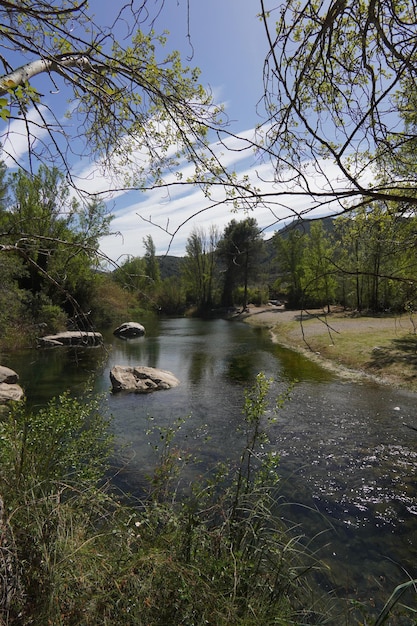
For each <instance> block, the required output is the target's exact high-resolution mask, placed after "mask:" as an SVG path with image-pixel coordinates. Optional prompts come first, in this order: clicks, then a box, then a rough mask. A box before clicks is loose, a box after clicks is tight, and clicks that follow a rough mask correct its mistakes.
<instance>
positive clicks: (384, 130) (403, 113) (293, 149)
mask: <svg viewBox="0 0 417 626" xmlns="http://www.w3.org/2000/svg"><path fill="white" fill-rule="evenodd" d="M260 4H261V13H260V15H261V19H262V20H263V23H264V25H265V32H266V36H267V40H268V44H269V52H268V55H267V58H266V60H265V66H264V85H265V94H264V104H265V107H266V111H267V116H268V119H267V123H266V125H265V136H264V144H263V145H264V147H266V149H267V152H268V154H269V155H270V157H271V159H272V162H273V165H274V168H275V182H279V183H283V186H285V187H286V190H284V191H282V194H281V196H280V198H279V201H280V202H283V200H282V196H284V197H285V196H287V197H290V198H291V197H299V196H303V197H305V198H306V202H305V206H304V207H303V208H302V209H301V210H300V211H299V214H300V215H302V214H304V213H306V212H308V211H310V210H311V209H312V208H322V209H323V208H327V207H328V203H329V202H330V201H333V202H334V204H333V211H334V212H343V211H346V210H351V209H352V208H353V207H355V206H356V207H359V206H360V205H362V204H363V203H366V204H368V205H369V203H370V202H374V201H392V202H395V204H396V206H397V207H399V208H400V209H401V208H404V206H407V207H410V206H412V207H415V205H416V203H417V197H416V194H415V189H414V186H415V180H414V179H415V165H414V163H412V162H411V159H410V156H411V154H412V153H413V146H414V145H415V141H416V139H415V137H416V135H415V130H416V125H415V114H413V113H412V111H413V106H412V102H413V99H414V96H413V94H414V93H415V88H416V79H417V64H416V61H417V40H416V26H417V14H416V8H415V5H414V3H407V2H402V1H401V0H388V1H385V0H363V1H361V2H356V1H355V0H331V1H330V2H317V1H316V0H307V1H306V2H304V3H300V2H298V0H286V1H285V2H283V3H280V5H279V6H277V7H276V8H275V9H274V10H267V9H266V7H265V3H264V0H260ZM410 105H411V106H410ZM407 155H408V157H407ZM400 164H401V166H400ZM319 181H321V183H319ZM280 189H283V187H282V186H281V187H280ZM307 199H309V201H308V202H307ZM272 201H273V199H272ZM275 202H277V203H278V201H277V200H276V201H275ZM287 206H289V208H291V204H290V203H288V204H287ZM296 212H297V211H295V210H294V213H296Z"/></svg>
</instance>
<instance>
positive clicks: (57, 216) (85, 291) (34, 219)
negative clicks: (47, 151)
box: [0, 166, 111, 313]
mask: <svg viewBox="0 0 417 626" xmlns="http://www.w3.org/2000/svg"><path fill="white" fill-rule="evenodd" d="M9 189H10V202H9V204H8V207H7V210H6V211H4V212H3V215H2V227H3V231H2V232H1V233H0V249H1V250H2V251H3V252H7V253H8V254H13V255H17V256H19V257H20V259H21V261H22V263H23V266H24V268H25V273H23V274H21V275H20V277H19V284H20V287H21V288H22V289H26V290H27V291H29V292H30V293H31V294H32V298H33V299H32V304H33V305H35V303H36V302H39V303H41V302H42V297H46V298H47V299H49V300H50V301H51V302H52V303H54V304H57V305H58V304H59V305H62V306H64V308H66V310H67V312H71V313H73V312H74V307H75V308H76V309H79V307H88V304H89V303H90V300H89V286H90V284H91V281H92V279H93V275H92V265H93V264H94V261H95V259H96V258H97V251H98V246H99V237H100V236H102V235H105V234H106V233H107V232H108V228H109V223H110V219H111V218H110V216H108V215H107V212H106V210H105V209H104V206H103V204H102V203H100V202H91V203H88V204H86V205H85V206H83V205H81V204H80V203H79V202H77V201H76V200H75V199H74V198H73V197H72V196H71V193H70V189H69V187H68V184H67V182H66V181H65V179H64V176H63V175H62V174H61V173H60V172H59V171H58V170H57V169H56V168H51V169H49V168H47V167H46V166H41V167H40V168H39V171H38V172H37V173H36V174H34V175H32V176H31V175H28V174H26V173H24V172H23V171H22V170H18V171H17V172H15V173H14V174H12V175H11V177H10V184H9ZM78 301H79V302H78ZM77 312H79V311H77Z"/></svg>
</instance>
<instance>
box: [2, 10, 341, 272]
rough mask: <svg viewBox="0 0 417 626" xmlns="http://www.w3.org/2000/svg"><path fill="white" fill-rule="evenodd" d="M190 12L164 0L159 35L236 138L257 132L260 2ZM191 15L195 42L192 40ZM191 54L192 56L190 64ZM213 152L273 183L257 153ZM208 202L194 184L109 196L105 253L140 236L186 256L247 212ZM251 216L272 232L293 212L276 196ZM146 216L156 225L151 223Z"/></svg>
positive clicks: (19, 150)
mask: <svg viewBox="0 0 417 626" xmlns="http://www.w3.org/2000/svg"><path fill="white" fill-rule="evenodd" d="M122 4H123V2H121V1H120V2H119V0H90V5H91V8H92V12H95V13H96V16H95V21H96V22H98V23H100V24H102V25H109V24H111V23H112V22H113V21H114V18H115V16H116V15H117V12H118V10H119V9H120V7H121V6H122ZM149 6H150V7H152V6H157V3H152V2H151V1H150V2H149ZM189 10H190V12H189V16H188V15H187V0H165V3H164V8H163V10H162V12H161V13H160V15H159V17H158V20H157V22H156V26H155V30H156V32H157V33H158V32H161V31H163V30H168V31H170V35H169V44H168V46H167V47H168V49H169V48H172V49H178V50H179V51H180V52H181V54H182V57H183V60H184V62H185V63H188V64H189V65H191V66H197V67H199V68H200V69H201V76H200V82H201V83H202V84H203V85H204V86H206V87H208V88H209V89H210V90H211V91H212V93H213V94H214V97H215V100H216V101H217V102H218V103H223V104H224V106H225V110H226V113H227V116H228V118H229V120H230V126H229V130H230V131H231V132H233V133H234V134H236V135H242V136H247V137H252V136H253V133H254V128H255V126H256V125H257V124H259V123H260V122H262V118H261V117H259V115H258V112H257V104H258V102H259V100H260V99H261V97H262V93H263V76H262V70H263V63H264V59H265V55H266V51H267V46H266V37H265V33H264V30H263V25H262V23H261V22H260V20H259V19H258V18H257V11H258V10H259V3H258V1H257V0H210V1H209V2H203V1H202V0H189ZM188 17H189V33H190V37H191V43H190V41H189V39H188V37H187V34H188V31H187V29H188V21H187V18H188ZM74 27H75V28H76V25H75V26H74ZM190 56H192V58H191V60H189V61H188V58H189V57H190ZM48 80H49V79H47V77H37V78H36V81H38V83H39V84H41V85H43V86H44V87H45V90H44V93H46V97H47V99H48V104H49V105H50V106H51V108H53V110H54V111H55V113H56V115H57V116H60V115H63V113H64V109H65V107H66V106H67V102H66V99H67V98H68V93H61V92H59V91H58V92H57V93H55V92H54V90H53V89H52V90H51V85H50V83H49V82H48V84H47V86H46V82H47V81H48ZM34 84H35V83H34ZM36 86H38V85H36ZM13 124H14V126H15V131H17V132H15V133H14V134H13V135H12V136H13V149H14V151H15V154H16V156H17V157H19V159H24V154H25V140H24V133H23V132H20V130H19V128H17V127H18V123H13ZM231 143H233V142H231ZM8 147H9V148H10V146H8ZM212 149H213V150H214V151H215V152H216V153H219V154H220V153H221V154H222V160H223V161H224V163H225V164H227V165H228V166H229V167H230V168H231V169H233V170H236V171H238V172H239V173H240V174H243V173H246V174H248V176H249V177H250V178H251V179H253V180H254V182H257V183H258V184H259V178H257V179H256V177H258V176H261V178H262V179H264V180H267V179H269V180H270V179H271V178H272V176H273V174H272V170H271V166H270V165H269V164H260V163H259V162H257V161H256V160H255V156H254V155H253V156H249V157H248V156H247V155H246V154H242V152H239V151H230V152H227V151H225V150H224V148H223V147H221V146H220V145H218V144H213V146H212ZM73 168H74V172H76V173H77V174H78V175H79V176H80V180H82V181H83V185H84V187H85V189H86V190H88V191H91V192H93V193H94V192H100V191H102V190H104V189H107V188H108V187H109V181H108V180H106V179H103V178H102V177H101V176H100V175H99V174H98V173H97V171H96V170H97V168H96V167H95V165H94V164H91V163H87V162H86V161H79V162H77V160H76V159H74V158H73ZM326 173H328V172H326ZM329 176H331V175H330V174H329ZM312 184H313V185H314V182H313V179H312ZM267 187H268V188H269V191H271V189H273V187H272V186H271V184H269V185H267ZM219 199H220V197H219ZM305 203H306V200H305V199H303V200H299V201H298V202H297V201H294V202H293V205H292V207H291V208H292V209H294V210H295V211H300V210H303V209H305V208H306V206H305ZM208 206H209V205H207V200H206V199H205V198H204V196H203V194H202V192H201V191H200V190H199V189H197V188H188V189H187V190H186V191H184V189H183V188H181V189H178V188H171V189H169V190H167V189H161V190H158V191H153V192H138V191H136V192H128V193H117V194H113V196H112V197H111V198H109V200H108V207H109V209H110V210H111V212H112V213H113V215H114V216H115V218H114V220H113V222H112V230H113V231H114V232H117V233H119V234H118V235H115V236H110V237H106V238H105V239H103V240H102V241H101V248H102V251H103V253H104V254H106V255H107V256H108V257H109V258H110V259H112V260H114V261H118V262H121V261H123V259H124V258H126V256H142V255H143V253H144V246H143V239H144V237H146V236H147V235H151V236H152V238H153V240H154V243H155V246H156V249H157V253H158V254H164V253H165V252H166V251H167V250H168V247H169V252H170V254H175V255H183V254H184V251H185V244H186V240H187V237H188V236H189V235H190V233H191V230H192V228H193V227H201V228H204V229H206V230H208V229H209V227H210V226H212V225H216V226H217V227H218V228H219V230H220V231H222V230H223V228H224V226H225V225H226V224H227V223H229V222H230V220H231V219H233V218H235V219H243V218H244V217H245V215H244V214H243V213H238V214H232V213H231V212H230V209H229V208H228V207H226V206H225V205H222V204H219V205H218V206H215V207H213V208H210V209H209V208H208ZM206 208H207V210H204V211H203V212H201V210H202V209H206ZM199 211H200V213H199V214H198V216H197V217H196V218H195V219H190V220H189V221H187V223H186V224H185V225H184V226H183V227H181V228H180V226H181V224H182V223H183V222H184V221H185V220H188V218H190V216H192V215H193V214H194V213H197V212H199ZM251 215H252V216H253V217H255V218H256V219H257V221H258V224H259V226H260V227H261V228H265V229H266V234H272V232H273V230H275V229H276V228H277V226H276V225H275V226H271V225H272V224H274V222H275V221H276V218H277V217H278V218H280V219H283V218H285V217H288V216H289V215H291V211H289V210H288V209H285V208H284V207H281V206H280V205H279V199H278V200H276V203H275V204H274V205H271V206H270V207H269V208H268V207H264V208H258V209H256V211H255V212H253V213H251ZM143 218H145V219H143ZM149 218H151V219H152V222H153V223H154V224H155V225H152V224H150V223H149V222H148V221H146V220H148V219H149ZM168 222H169V230H170V231H171V232H173V231H177V229H179V230H178V232H176V235H175V238H174V239H173V240H171V237H170V236H169V235H168V234H167V233H165V232H164V231H163V227H164V226H165V225H166V224H167V223H168ZM157 225H159V227H158V226H157Z"/></svg>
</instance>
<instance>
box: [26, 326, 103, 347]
mask: <svg viewBox="0 0 417 626" xmlns="http://www.w3.org/2000/svg"><path fill="white" fill-rule="evenodd" d="M102 344H103V335H102V334H101V333H94V332H87V331H83V330H67V331H64V332H62V333H57V334H56V335H45V337H39V338H38V346H39V347H40V348H54V347H62V346H101V345H102Z"/></svg>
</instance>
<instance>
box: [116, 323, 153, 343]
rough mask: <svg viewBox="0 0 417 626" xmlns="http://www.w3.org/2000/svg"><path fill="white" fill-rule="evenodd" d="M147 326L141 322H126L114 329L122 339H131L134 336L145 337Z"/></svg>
mask: <svg viewBox="0 0 417 626" xmlns="http://www.w3.org/2000/svg"><path fill="white" fill-rule="evenodd" d="M144 334H145V327H144V326H142V324H139V322H124V324H121V325H120V326H118V328H116V330H114V331H113V335H115V336H116V337H120V338H121V339H131V338H132V337H143V335H144Z"/></svg>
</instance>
